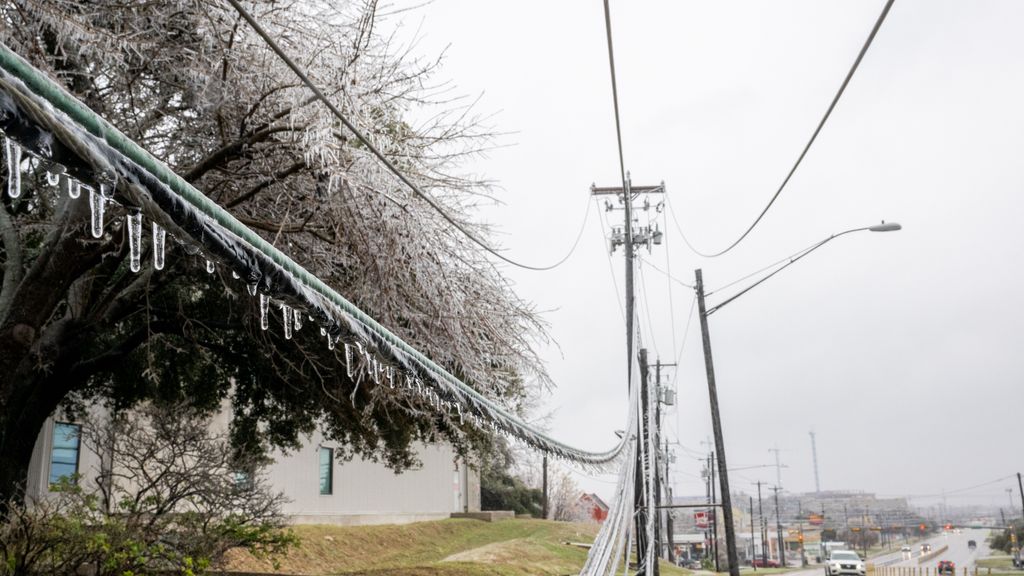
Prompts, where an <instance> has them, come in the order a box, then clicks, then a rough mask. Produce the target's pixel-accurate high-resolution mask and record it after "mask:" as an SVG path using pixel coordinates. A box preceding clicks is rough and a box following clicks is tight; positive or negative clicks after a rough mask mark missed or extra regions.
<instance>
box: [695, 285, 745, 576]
mask: <svg viewBox="0 0 1024 576" xmlns="http://www.w3.org/2000/svg"><path fill="white" fill-rule="evenodd" d="M696 276H697V286H696V288H697V308H698V311H699V313H700V332H701V336H702V340H703V342H704V368H705V371H706V372H707V378H708V397H709V398H710V400H711V428H712V431H713V433H714V435H715V454H716V456H717V457H718V478H719V480H720V482H721V492H722V521H723V522H725V548H726V555H727V557H728V559H729V575H730V576H740V566H739V561H738V559H737V557H736V531H735V527H734V526H733V522H732V497H731V496H730V495H729V466H728V465H727V464H726V460H725V441H724V440H723V438H722V419H721V417H720V416H719V412H718V388H717V387H716V385H715V364H714V360H712V358H711V334H709V333H708V313H707V307H706V306H705V304H704V278H703V276H702V275H701V271H700V269H699V268H698V269H697V270H696Z"/></svg>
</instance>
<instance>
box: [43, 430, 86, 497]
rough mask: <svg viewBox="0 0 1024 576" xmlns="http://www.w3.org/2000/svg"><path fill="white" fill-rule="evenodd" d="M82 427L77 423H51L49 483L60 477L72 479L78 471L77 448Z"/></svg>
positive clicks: (56, 481) (58, 480)
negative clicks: (51, 447)
mask: <svg viewBox="0 0 1024 576" xmlns="http://www.w3.org/2000/svg"><path fill="white" fill-rule="evenodd" d="M81 438H82V427H81V426H79V425H78V424H68V423H66V422H57V423H56V424H54V425H53V451H52V453H51V454H50V484H57V483H58V482H60V479H61V478H67V479H69V480H72V481H73V480H74V478H75V474H77V473H78V449H79V445H80V444H81Z"/></svg>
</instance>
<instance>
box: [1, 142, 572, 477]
mask: <svg viewBox="0 0 1024 576" xmlns="http://www.w3.org/2000/svg"><path fill="white" fill-rule="evenodd" d="M4 157H5V158H6V162H7V174H8V178H7V195H8V196H10V197H11V198H12V199H16V198H18V197H20V196H21V164H22V149H21V146H19V145H18V144H17V143H16V142H14V141H12V140H11V139H10V138H6V137H5V138H4ZM62 181H63V184H64V185H63V187H62V188H63V190H64V191H66V192H67V194H68V197H70V198H72V199H77V198H79V197H81V195H82V191H83V190H85V191H87V192H88V195H89V213H90V227H89V228H90V232H91V234H92V237H93V238H102V237H103V233H104V226H103V224H104V222H103V220H104V214H105V211H106V203H107V202H114V203H116V202H115V200H114V199H113V192H112V190H110V189H109V188H108V187H107V186H105V185H103V184H100V186H99V190H98V191H97V190H96V189H95V188H93V187H92V186H90V185H88V184H83V183H81V182H79V181H77V180H74V179H73V178H71V176H70V175H68V174H66V173H64V174H61V173H60V172H55V171H53V170H52V169H48V170H47V172H46V182H47V184H49V185H51V186H60V185H61V182H62ZM125 219H126V220H127V223H128V249H129V267H130V269H131V271H132V272H139V271H141V270H142V212H140V211H138V210H131V211H129V213H128V214H127V216H126V217H125ZM151 227H152V254H153V268H154V269H155V270H163V268H164V251H165V246H166V240H167V231H166V230H164V229H163V228H162V227H161V226H160V225H158V224H157V223H156V222H152V223H151ZM183 246H186V248H185V249H186V251H187V252H190V253H198V249H195V248H194V247H191V249H190V247H189V246H188V245H187V244H183ZM193 250H195V252H193ZM216 269H217V266H216V264H215V263H214V262H213V261H212V260H209V259H207V260H206V272H207V273H209V274H213V273H214V272H216ZM231 276H232V277H233V278H234V279H236V280H237V279H239V278H240V277H239V275H238V273H237V272H234V271H232V272H231ZM246 288H247V290H248V292H249V295H250V296H256V295H257V293H259V299H260V301H259V310H260V328H261V329H262V330H267V329H268V328H269V325H270V320H269V312H270V303H271V298H270V296H269V295H267V294H264V293H263V292H258V290H257V285H256V284H255V283H249V284H247V285H246ZM278 305H279V307H280V310H281V318H282V322H283V325H284V337H285V339H286V340H291V339H292V335H293V332H294V331H297V330H301V329H302V326H303V322H304V321H303V316H304V314H303V313H302V312H301V311H300V310H298V309H293V308H292V307H290V306H288V305H287V304H284V303H283V302H281V303H278ZM306 318H307V319H308V320H309V321H310V322H313V321H314V320H313V318H312V317H311V316H306ZM320 335H321V336H324V337H326V338H327V347H328V348H329V349H330V350H334V349H335V347H336V345H337V344H338V343H339V341H340V340H341V337H340V336H331V335H330V334H328V332H327V328H325V327H324V326H321V327H320ZM342 344H343V345H344V348H345V363H346V370H347V374H348V376H349V378H350V379H352V380H353V382H356V383H357V384H358V382H360V381H362V379H363V378H364V377H368V378H370V379H371V380H373V381H375V382H376V383H377V384H380V383H381V375H382V374H383V375H384V376H385V377H384V380H385V381H387V383H388V384H389V385H390V387H391V388H395V380H396V378H395V374H394V368H393V367H391V366H389V365H387V364H385V363H384V362H381V361H379V360H377V358H376V357H375V356H374V355H373V354H372V353H370V351H369V349H367V348H366V347H364V346H363V345H362V344H361V343H359V342H356V344H355V345H354V346H353V345H351V344H349V343H347V342H344V343H342ZM354 347H358V350H359V352H358V354H357V355H354V354H353V348H354ZM356 357H363V358H364V361H363V362H360V363H359V365H360V369H359V371H358V372H356V371H354V370H353V365H354V364H356V363H355V361H354V359H355V358H356ZM404 381H405V382H404V384H405V388H406V389H408V390H414V391H415V392H417V393H418V394H419V395H420V396H424V395H426V396H427V398H428V400H429V401H430V402H431V404H432V405H433V406H434V407H435V408H436V409H438V410H442V409H445V410H447V411H448V413H449V414H451V411H452V408H453V407H454V408H455V409H457V411H458V417H459V422H460V424H461V423H464V421H465V418H466V417H467V416H468V417H469V418H470V419H471V420H473V422H474V424H475V425H476V426H477V427H483V426H485V425H489V427H490V428H491V430H492V431H494V432H500V433H503V434H504V435H505V437H506V438H510V439H511V438H513V437H518V435H516V434H513V433H512V432H511V429H510V428H508V427H506V426H503V425H500V424H498V423H497V422H496V421H495V420H494V419H491V418H488V419H484V418H481V417H480V415H479V414H477V413H475V412H470V413H469V414H468V415H467V414H464V412H463V409H462V404H461V403H460V402H456V401H451V400H446V399H444V398H442V397H441V396H440V395H439V394H438V393H437V392H436V391H434V390H433V389H431V388H430V387H429V386H425V385H424V384H423V381H422V380H421V379H420V378H419V377H418V376H406V377H405V379H404ZM553 455H554V456H556V457H561V455H560V454H557V453H555V454H553Z"/></svg>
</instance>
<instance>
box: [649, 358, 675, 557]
mask: <svg viewBox="0 0 1024 576" xmlns="http://www.w3.org/2000/svg"><path fill="white" fill-rule="evenodd" d="M670 366H672V367H674V366H676V364H675V363H674V362H673V363H671V364H662V363H661V358H659V359H658V360H657V361H656V362H655V363H654V390H655V399H656V400H655V401H656V402H657V405H656V408H655V415H654V418H655V423H654V432H655V436H654V437H655V442H654V445H655V446H658V451H657V452H655V456H656V458H655V460H654V464H655V467H654V470H655V488H654V506H655V509H656V510H658V514H661V513H662V512H661V487H662V485H663V482H662V479H661V474H662V466H661V464H660V463H659V461H660V460H661V441H660V439H661V405H662V404H664V405H666V406H672V405H673V404H675V398H674V397H672V395H671V394H669V392H670V390H668V389H666V388H664V387H663V386H662V385H661V369H662V367H670ZM669 464H670V462H669V457H668V437H666V438H665V458H664V466H665V467H664V470H665V480H664V485H665V486H668V466H669ZM671 503H672V502H669V504H671ZM664 513H665V517H666V522H665V524H666V527H665V532H664V536H665V537H666V538H668V541H667V542H666V546H665V559H666V560H668V561H669V562H672V561H673V558H672V556H673V554H672V530H671V527H670V526H669V524H670V520H669V518H670V516H671V515H670V514H669V512H668V511H667V510H666V511H665V512H664ZM658 535H659V537H658V538H657V541H658V542H659V543H660V542H661V541H662V538H661V537H660V536H661V535H662V532H661V518H658ZM660 553H661V551H660V550H659V555H660Z"/></svg>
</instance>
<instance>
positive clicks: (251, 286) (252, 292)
mask: <svg viewBox="0 0 1024 576" xmlns="http://www.w3.org/2000/svg"><path fill="white" fill-rule="evenodd" d="M245 289H246V290H248V291H249V296H255V295H256V283H255V282H254V283H252V284H246V285H245Z"/></svg>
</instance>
